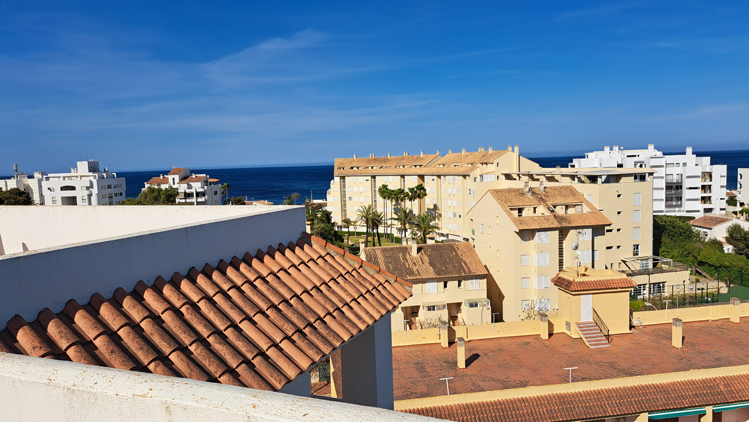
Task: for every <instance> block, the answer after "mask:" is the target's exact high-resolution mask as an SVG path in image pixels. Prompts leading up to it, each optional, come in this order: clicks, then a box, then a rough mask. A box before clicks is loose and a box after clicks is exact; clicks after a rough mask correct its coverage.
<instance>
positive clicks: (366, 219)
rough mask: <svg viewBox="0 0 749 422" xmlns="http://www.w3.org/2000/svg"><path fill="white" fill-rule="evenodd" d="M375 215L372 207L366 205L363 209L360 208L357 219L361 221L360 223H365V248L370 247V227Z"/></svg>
mask: <svg viewBox="0 0 749 422" xmlns="http://www.w3.org/2000/svg"><path fill="white" fill-rule="evenodd" d="M373 213H374V210H372V206H371V205H365V206H363V207H361V208H359V210H358V212H357V214H356V219H357V220H359V222H360V223H364V226H365V227H366V230H365V232H364V247H367V246H369V227H370V224H371V223H372V214H373Z"/></svg>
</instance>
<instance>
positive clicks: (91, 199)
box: [42, 160, 126, 205]
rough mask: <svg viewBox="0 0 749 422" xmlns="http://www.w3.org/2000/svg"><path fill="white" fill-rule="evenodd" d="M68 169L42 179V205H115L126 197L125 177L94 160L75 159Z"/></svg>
mask: <svg viewBox="0 0 749 422" xmlns="http://www.w3.org/2000/svg"><path fill="white" fill-rule="evenodd" d="M77 164H78V165H77V167H75V168H71V169H70V173H51V174H48V175H46V176H44V178H43V179H42V192H43V195H44V204H45V205H117V204H119V203H120V202H122V201H124V200H125V188H126V185H125V178H124V177H117V173H112V172H110V171H109V169H108V168H104V171H102V170H100V169H99V162H98V161H94V160H88V161H78V163H77Z"/></svg>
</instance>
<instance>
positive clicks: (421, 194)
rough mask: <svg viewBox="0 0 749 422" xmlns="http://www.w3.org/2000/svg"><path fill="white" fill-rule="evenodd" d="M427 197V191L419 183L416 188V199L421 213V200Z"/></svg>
mask: <svg viewBox="0 0 749 422" xmlns="http://www.w3.org/2000/svg"><path fill="white" fill-rule="evenodd" d="M426 197H427V189H426V188H425V187H424V185H422V184H421V183H419V184H418V185H416V187H414V199H416V200H417V201H419V210H418V211H419V212H421V200H422V199H424V198H426Z"/></svg>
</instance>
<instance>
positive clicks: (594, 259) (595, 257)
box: [593, 251, 598, 261]
mask: <svg viewBox="0 0 749 422" xmlns="http://www.w3.org/2000/svg"><path fill="white" fill-rule="evenodd" d="M593 261H598V251H593Z"/></svg>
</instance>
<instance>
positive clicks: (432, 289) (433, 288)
mask: <svg viewBox="0 0 749 422" xmlns="http://www.w3.org/2000/svg"><path fill="white" fill-rule="evenodd" d="M427 293H437V282H436V281H427Z"/></svg>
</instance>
